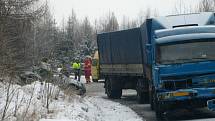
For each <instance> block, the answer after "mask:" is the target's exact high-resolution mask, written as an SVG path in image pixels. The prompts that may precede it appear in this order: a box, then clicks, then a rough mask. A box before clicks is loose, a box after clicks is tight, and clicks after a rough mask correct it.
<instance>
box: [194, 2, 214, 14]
mask: <svg viewBox="0 0 215 121" xmlns="http://www.w3.org/2000/svg"><path fill="white" fill-rule="evenodd" d="M214 10H215V0H201V1H200V2H199V5H198V6H197V12H213V11H214Z"/></svg>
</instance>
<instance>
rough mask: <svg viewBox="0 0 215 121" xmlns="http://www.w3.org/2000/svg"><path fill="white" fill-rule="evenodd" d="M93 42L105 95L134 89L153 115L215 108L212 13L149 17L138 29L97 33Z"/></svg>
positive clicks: (213, 22)
mask: <svg viewBox="0 0 215 121" xmlns="http://www.w3.org/2000/svg"><path fill="white" fill-rule="evenodd" d="M97 41H98V51H99V69H100V76H102V77H103V78H105V90H106V94H107V96H108V97H109V98H120V97H121V96H122V89H135V90H136V91H137V99H138V102H140V103H150V104H151V109H152V110H155V112H156V115H157V117H158V119H160V118H162V116H163V114H164V112H166V111H168V110H173V109H178V108H201V107H206V106H207V104H209V107H210V108H213V107H215V105H213V104H214V102H215V101H214V100H213V99H215V16H214V13H210V12H208V13H196V14H184V15H175V16H167V17H158V18H151V19H147V20H146V21H145V22H144V23H143V24H142V25H141V26H140V27H138V28H133V29H129V30H122V31H116V32H108V33H101V34H98V36H97ZM210 100H212V101H210ZM207 102H208V103H207Z"/></svg>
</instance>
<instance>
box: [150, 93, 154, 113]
mask: <svg viewBox="0 0 215 121" xmlns="http://www.w3.org/2000/svg"><path fill="white" fill-rule="evenodd" d="M153 98H154V97H153V93H152V91H149V103H150V108H151V110H154V100H153Z"/></svg>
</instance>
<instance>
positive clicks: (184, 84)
mask: <svg viewBox="0 0 215 121" xmlns="http://www.w3.org/2000/svg"><path fill="white" fill-rule="evenodd" d="M191 86H192V80H191V79H188V80H177V81H174V80H171V81H164V83H163V88H164V89H166V90H177V89H187V88H190V87H191Z"/></svg>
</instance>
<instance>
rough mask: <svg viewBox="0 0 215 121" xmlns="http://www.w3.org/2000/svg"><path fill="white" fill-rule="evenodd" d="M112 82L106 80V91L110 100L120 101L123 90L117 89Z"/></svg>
mask: <svg viewBox="0 0 215 121" xmlns="http://www.w3.org/2000/svg"><path fill="white" fill-rule="evenodd" d="M111 81H112V80H110V79H106V81H105V82H106V83H105V91H106V94H107V96H108V98H110V99H120V98H121V96H122V89H115V88H114V84H113V83H112V82H111Z"/></svg>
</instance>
